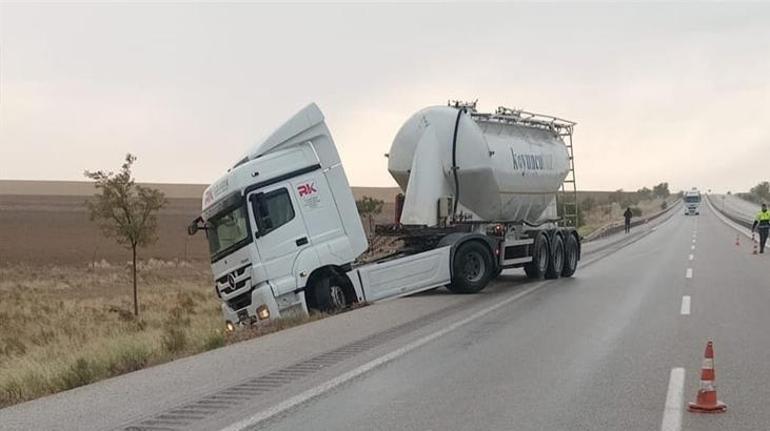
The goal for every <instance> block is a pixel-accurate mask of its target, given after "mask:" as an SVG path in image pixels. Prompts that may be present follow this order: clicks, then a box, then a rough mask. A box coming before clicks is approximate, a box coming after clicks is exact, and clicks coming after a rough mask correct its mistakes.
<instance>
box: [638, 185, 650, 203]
mask: <svg viewBox="0 0 770 431" xmlns="http://www.w3.org/2000/svg"><path fill="white" fill-rule="evenodd" d="M636 195H637V196H638V197H639V199H642V200H649V199H651V198H652V190H650V189H649V188H647V187H642V188H641V189H639V190H637V191H636Z"/></svg>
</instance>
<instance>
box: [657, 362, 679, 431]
mask: <svg viewBox="0 0 770 431" xmlns="http://www.w3.org/2000/svg"><path fill="white" fill-rule="evenodd" d="M683 394H684V368H673V369H672V370H671V376H670V377H669V379H668V392H667V393H666V405H665V407H664V409H663V421H662V422H661V423H660V431H680V430H681V429H682V402H683V401H682V400H683Z"/></svg>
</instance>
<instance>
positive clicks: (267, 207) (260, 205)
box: [253, 189, 294, 236]
mask: <svg viewBox="0 0 770 431" xmlns="http://www.w3.org/2000/svg"><path fill="white" fill-rule="evenodd" d="M253 205H254V214H255V216H257V217H259V222H258V223H257V225H258V226H259V227H260V229H261V235H263V236H264V235H267V234H268V233H269V232H271V231H273V230H275V229H278V228H279V227H281V226H283V225H285V224H286V223H288V222H290V221H291V220H292V219H293V218H294V207H292V205H291V198H290V197H289V192H288V190H286V189H279V190H274V191H272V192H269V193H265V194H264V195H262V197H261V198H260V199H258V200H254V201H253Z"/></svg>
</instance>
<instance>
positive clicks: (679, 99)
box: [0, 3, 770, 190]
mask: <svg viewBox="0 0 770 431" xmlns="http://www.w3.org/2000/svg"><path fill="white" fill-rule="evenodd" d="M450 98H458V99H469V100H472V99H479V105H480V108H481V110H494V109H495V108H496V107H497V106H499V105H505V106H510V107H519V108H525V109H528V110H532V111H535V112H541V113H546V114H553V115H557V116H561V117H564V118H567V119H571V120H574V121H577V122H578V123H579V124H578V126H577V129H576V136H575V154H576V164H577V180H578V185H579V188H581V189H617V188H624V189H626V190H635V189H637V188H639V187H642V186H645V185H647V186H651V185H652V184H653V183H656V182H660V181H669V182H670V183H671V185H672V187H673V188H674V189H681V188H689V187H691V186H698V187H701V188H703V189H705V188H714V189H715V190H741V189H744V190H745V189H748V188H749V187H750V186H752V185H753V184H755V183H756V182H758V181H760V180H765V179H768V177H770V175H769V174H768V168H770V4H738V3H728V4H724V3H707V4H696V3H680V4H660V3H657V4H607V3H602V4H575V3H568V4H518V3H517V4H500V3H495V4H478V3H473V4H458V3H450V4H438V3H429V4H420V5H412V4H335V5H328V4H310V5H308V4H288V5H286V4H278V5H271V4H219V5H216V4H163V5H154V4H148V3H144V4H134V5H131V4H79V5H66V4H44V5H24V4H9V3H3V4H2V5H0V179H41V180H43V179H45V180H80V179H83V176H82V171H83V170H84V169H100V168H117V167H118V166H119V165H120V162H121V161H122V157H123V155H124V154H125V153H126V152H132V153H134V154H136V155H137V156H138V157H139V160H138V162H137V166H136V175H137V177H138V179H139V180H141V181H150V182H175V183H185V182H195V183H209V182H212V181H214V180H215V179H216V178H217V177H219V176H220V175H221V174H223V173H224V172H225V171H226V169H227V168H228V167H230V166H231V165H232V163H233V162H234V161H235V160H236V159H237V158H238V157H239V156H240V155H242V154H243V152H244V151H245V150H246V149H247V148H248V147H249V146H250V145H251V144H253V143H254V142H255V141H256V140H257V139H259V138H260V137H264V136H265V135H267V134H268V133H270V132H271V131H272V130H273V128H275V127H276V126H278V125H279V124H280V123H281V122H282V121H283V120H285V119H286V118H287V117H289V116H290V115H292V114H293V113H294V112H295V111H296V110H298V109H300V108H301V107H303V106H304V105H306V104H307V103H309V102H311V101H315V102H316V103H318V105H319V106H320V107H321V109H322V110H323V111H324V113H325V115H326V118H327V122H328V124H329V127H330V128H331V130H332V133H333V134H334V138H335V140H336V142H337V145H338V146H339V148H340V152H341V155H342V158H343V162H344V164H345V168H346V170H347V173H348V176H349V178H350V180H351V183H352V184H353V185H361V186H390V185H394V183H393V181H392V180H391V179H390V176H389V175H388V173H387V169H386V160H385V158H384V157H383V154H384V153H386V152H387V151H388V150H389V148H390V143H391V141H392V139H393V136H394V135H395V133H396V131H397V130H398V128H399V127H400V125H401V123H402V122H403V121H404V120H405V119H406V118H408V117H409V116H410V115H411V114H412V113H414V112H415V111H417V110H419V109H421V108H422V107H425V106H429V105H434V104H443V103H446V100H447V99H450Z"/></svg>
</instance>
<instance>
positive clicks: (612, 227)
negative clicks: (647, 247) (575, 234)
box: [583, 198, 681, 241]
mask: <svg viewBox="0 0 770 431" xmlns="http://www.w3.org/2000/svg"><path fill="white" fill-rule="evenodd" d="M666 202H668V201H666ZM680 202H681V200H680V199H678V198H677V199H673V200H671V202H668V206H667V207H666V209H664V210H660V211H658V212H656V213H653V214H652V215H650V216H647V217H639V218H637V219H636V220H632V221H631V227H635V226H640V225H643V224H645V223H649V222H651V221H652V220H655V219H657V218H658V217H660V216H662V215H664V214H667V213H669V212H670V211H671V210H673V209H674V208H676V207H678V206H679V203H680ZM625 228H626V224H625V222H612V223H610V224H607V225H604V226H602V227H600V228H599V229H597V230H595V231H593V232H591V233H590V234H588V235H586V236H585V238H583V241H593V240H597V239H601V238H605V237H608V236H610V235H614V234H616V233H618V232H623V231H624V230H625Z"/></svg>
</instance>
